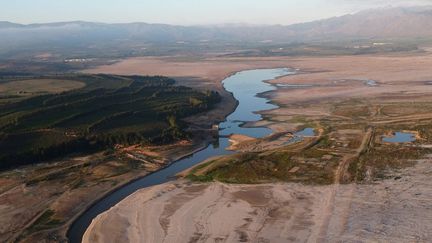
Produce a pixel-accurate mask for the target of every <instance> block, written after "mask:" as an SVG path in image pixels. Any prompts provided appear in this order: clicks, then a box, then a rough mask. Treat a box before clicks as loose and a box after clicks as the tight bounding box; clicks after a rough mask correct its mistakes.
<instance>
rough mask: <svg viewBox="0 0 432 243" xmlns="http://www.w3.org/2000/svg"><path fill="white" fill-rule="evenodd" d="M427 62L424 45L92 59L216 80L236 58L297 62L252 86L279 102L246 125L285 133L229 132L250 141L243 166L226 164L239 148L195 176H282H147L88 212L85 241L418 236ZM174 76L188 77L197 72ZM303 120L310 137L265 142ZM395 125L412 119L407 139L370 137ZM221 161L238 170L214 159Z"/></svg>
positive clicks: (426, 136)
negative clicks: (396, 49)
mask: <svg viewBox="0 0 432 243" xmlns="http://www.w3.org/2000/svg"><path fill="white" fill-rule="evenodd" d="M223 64H226V66H225V67H224V66H223ZM431 64H432V55H430V53H411V54H391V55H362V56H332V57H297V58H290V57H274V58H273V57H272V58H264V57H263V58H260V57H258V58H254V59H251V58H209V59H206V60H200V61H196V60H195V61H193V60H184V59H173V58H160V59H155V58H142V59H131V60H127V61H124V62H120V63H117V64H115V65H113V66H107V67H101V68H100V69H99V70H98V72H99V71H104V72H114V73H119V72H120V73H121V72H134V71H136V72H138V73H141V72H146V71H151V70H153V71H159V70H165V69H167V72H171V74H169V75H172V76H185V73H187V72H190V73H195V74H196V75H191V76H194V77H196V76H201V77H206V80H207V82H209V83H208V84H209V85H210V84H212V83H213V85H216V86H217V85H218V84H217V83H214V82H212V80H217V79H221V78H223V77H224V76H226V75H229V73H231V72H233V71H238V70H240V69H253V68H264V67H265V68H272V67H291V68H297V69H299V70H298V74H297V75H293V76H285V77H281V78H279V79H277V80H273V81H270V82H271V83H274V84H278V86H279V88H278V90H277V91H274V92H268V93H266V94H264V95H265V96H266V97H269V98H271V99H272V101H273V102H275V103H277V104H278V105H279V106H280V108H279V109H276V110H271V111H266V112H263V115H264V117H265V120H264V121H261V122H259V123H258V124H257V125H265V126H269V127H271V128H272V129H273V130H274V131H275V132H276V134H285V135H283V136H281V138H282V140H281V139H280V138H278V139H269V138H264V139H260V140H256V141H254V140H251V139H245V138H244V137H241V136H234V137H232V139H233V142H234V145H235V146H233V148H235V149H237V150H239V151H241V152H248V151H249V152H254V153H251V154H250V155H249V156H248V157H246V158H249V159H248V160H250V158H252V159H253V160H254V162H253V163H254V164H253V165H252V166H250V165H249V167H248V165H247V161H243V162H245V163H244V164H241V166H246V167H241V166H240V167H236V166H235V164H236V163H237V164H238V163H239V161H241V156H240V157H239V156H237V157H236V156H232V158H230V157H228V158H218V159H215V162H212V163H209V165H211V166H207V165H206V166H207V167H205V166H204V167H200V171H199V172H200V173H202V175H205V176H206V177H205V179H206V181H207V180H208V179H209V178H210V179H211V180H219V181H230V178H232V176H233V175H236V176H242V178H243V179H245V180H246V181H254V179H253V178H254V177H248V176H249V175H248V173H249V171H251V173H252V171H253V172H254V173H262V172H263V171H264V172H265V173H267V174H266V178H270V179H271V180H273V179H275V178H277V179H280V178H281V172H280V171H281V170H280V169H282V170H283V171H286V172H283V173H285V174H283V175H286V177H284V180H283V181H288V182H287V183H273V184H268V183H265V184H261V185H244V184H240V185H229V184H223V183H220V182H210V183H201V184H200V183H191V182H185V181H177V182H174V183H170V184H165V185H160V186H157V187H152V188H147V189H144V190H141V191H139V192H137V193H135V194H134V195H131V196H130V197H129V198H127V199H126V200H124V201H122V202H121V203H119V204H118V205H117V206H115V207H113V208H112V209H111V210H109V211H108V212H106V213H104V214H102V215H100V216H99V217H98V218H97V219H96V220H94V221H93V223H92V226H91V227H90V228H89V229H88V231H87V232H86V235H85V239H86V242H110V241H111V240H112V241H116V240H117V241H132V242H134V241H137V240H138V239H139V240H141V241H142V240H144V241H147V240H148V241H147V242H154V241H165V242H174V241H176V242H178V240H181V242H189V241H193V242H214V241H216V242H238V241H244V242H248V241H250V242H287V241H294V242H297V241H308V242H317V241H319V242H322V241H324V242H334V241H337V240H339V241H340V240H342V241H360V242H364V241H366V242H368V241H378V242H394V241H398V242H427V241H430V239H431V238H432V235H430V232H432V228H431V225H430V224H429V223H428V222H429V221H430V220H431V218H432V209H431V208H430V207H429V206H428V201H429V200H430V198H431V196H432V195H431V193H432V192H431V190H430V186H431V185H430V183H429V182H428V181H429V180H428V179H427V178H428V177H430V174H431V170H430V165H431V162H432V161H431V159H430V157H428V156H430V154H431V150H429V149H426V148H429V147H430V144H431V143H432V124H431V123H430V120H431V119H432V85H431V84H432V83H431V80H432V72H431V71H430V69H429V67H430V65H431ZM138 66H140V67H141V68H140V69H139V71H137V70H138V69H137V67H138ZM197 67H199V68H197ZM94 71H95V70H92V72H94ZM212 77H213V78H212ZM185 80H187V82H189V84H190V85H200V80H199V79H185ZM371 80H372V81H371ZM287 84H291V85H298V84H301V85H304V84H307V85H312V86H310V87H308V86H298V87H292V86H287ZM284 85H285V86H284ZM304 127H313V128H315V130H316V131H318V130H319V131H320V133H319V134H318V135H317V136H318V137H317V138H314V139H305V140H304V141H301V142H300V143H296V144H289V145H286V144H284V143H275V141H278V140H281V141H286V139H288V138H289V137H290V132H294V131H295V130H298V129H299V128H304ZM405 130H408V131H413V132H414V133H415V134H416V136H417V140H416V141H415V142H413V143H407V144H387V143H383V142H382V136H383V135H385V134H389V133H393V132H394V131H405ZM273 136H274V135H273ZM266 150H268V152H266ZM256 152H259V153H258V154H257V153H256ZM272 154H277V155H281V156H279V157H275V156H273V155H272ZM251 156H252V157H251ZM253 156H257V157H253ZM268 158H276V159H279V158H285V159H288V160H289V161H288V162H289V163H285V162H284V164H283V165H284V166H287V167H280V163H278V161H272V160H271V159H270V160H269V159H268ZM260 159H267V160H266V166H268V167H269V168H276V170H273V169H272V170H262V168H258V169H257V170H255V169H256V167H259V161H260ZM233 161H235V163H234V162H233ZM335 161H337V163H335ZM273 162H274V163H276V165H274V164H272V163H273ZM233 164H234V166H232V168H235V169H236V170H237V169H242V170H241V172H238V171H229V170H228V171H227V170H226V168H227V166H231V165H233ZM275 166H276V167H275ZM218 167H220V168H222V169H221V171H217V169H218ZM228 168H229V167H228ZM244 168H246V169H244ZM324 168H325V171H326V172H325V173H327V174H326V175H325V178H327V179H326V180H321V181H318V180H317V178H316V177H315V176H316V175H321V174H319V173H318V172H322V171H323V170H324ZM212 171H216V174H215V173H213V174H211V172H212ZM207 172H210V174H209V173H207ZM206 173H207V174H206ZM239 173H241V175H240V174H239ZM214 175H216V176H214ZM212 176H213V177H212ZM230 176H231V177H230ZM254 176H255V174H254ZM272 176H274V177H272ZM251 178H252V179H251ZM328 178H331V180H328ZM289 181H293V182H301V183H298V184H294V183H290V182H289ZM302 183H303V184H302ZM315 183H316V184H321V185H320V186H319V185H314V184H315ZM304 184H308V185H304ZM155 219H158V223H155ZM191 222H192V223H191ZM107 232H110V234H107ZM179 235H180V236H182V237H179Z"/></svg>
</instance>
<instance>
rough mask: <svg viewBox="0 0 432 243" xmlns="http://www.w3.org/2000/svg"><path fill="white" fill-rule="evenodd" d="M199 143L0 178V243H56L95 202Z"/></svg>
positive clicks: (138, 149) (73, 161)
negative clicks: (77, 217) (78, 216)
mask: <svg viewBox="0 0 432 243" xmlns="http://www.w3.org/2000/svg"><path fill="white" fill-rule="evenodd" d="M200 140H201V139H200ZM203 141H205V140H201V142H196V143H192V142H190V141H182V142H179V143H178V144H173V145H170V146H151V147H142V146H131V147H126V148H123V147H118V148H116V150H115V151H114V152H112V153H97V154H93V155H90V156H81V157H76V156H75V157H70V158H64V159H61V160H58V161H52V162H50V163H44V164H39V165H36V166H25V167H21V168H19V169H16V170H11V171H5V172H1V173H0V215H2V217H0V241H1V242H15V241H16V240H18V241H20V242H41V241H42V242H43V241H46V242H51V241H54V242H56V241H61V240H62V239H64V237H65V234H66V230H67V227H68V225H69V223H71V222H72V220H73V219H74V218H75V217H76V216H77V215H78V214H80V213H81V212H82V211H83V210H84V209H86V208H87V207H88V206H89V205H91V204H92V203H93V202H94V200H96V199H97V198H99V197H101V196H103V195H104V194H106V193H109V192H110V191H111V190H112V189H113V188H116V187H118V186H121V185H123V184H125V183H127V182H129V181H131V180H133V179H135V178H139V177H142V176H144V175H146V174H148V173H150V172H153V171H155V170H158V169H160V168H161V167H163V166H165V165H167V164H168V163H170V162H172V161H175V160H177V159H179V158H180V157H181V156H185V155H187V154H189V153H191V152H193V151H195V150H197V149H200V148H202V147H203V146H206V144H207V143H206V142H203ZM133 161H134V162H133Z"/></svg>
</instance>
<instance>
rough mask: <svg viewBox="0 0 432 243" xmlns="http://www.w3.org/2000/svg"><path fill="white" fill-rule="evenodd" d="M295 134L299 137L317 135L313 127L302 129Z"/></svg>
mask: <svg viewBox="0 0 432 243" xmlns="http://www.w3.org/2000/svg"><path fill="white" fill-rule="evenodd" d="M294 135H295V136H299V137H312V136H315V130H314V129H313V128H310V127H308V128H305V129H303V130H301V131H298V132H296V133H295V134H294Z"/></svg>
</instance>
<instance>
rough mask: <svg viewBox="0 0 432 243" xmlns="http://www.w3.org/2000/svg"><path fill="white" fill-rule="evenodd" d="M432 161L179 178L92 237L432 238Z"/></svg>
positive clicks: (127, 207)
mask: <svg viewBox="0 0 432 243" xmlns="http://www.w3.org/2000/svg"><path fill="white" fill-rule="evenodd" d="M431 165H432V159H425V160H421V161H419V162H418V163H417V164H416V166H414V167H410V168H408V169H404V170H402V171H399V172H394V173H393V176H392V177H391V178H389V179H386V180H384V181H380V182H376V183H374V184H367V185H355V184H351V185H340V184H335V185H329V186H304V185H300V184H292V183H285V184H282V183H279V184H265V185H227V184H222V183H219V182H214V183H208V184H194V183H189V182H187V181H175V182H171V183H167V184H162V185H158V186H154V187H150V188H146V189H142V190H140V191H138V192H136V193H134V194H132V195H131V196H129V197H128V198H126V199H125V200H123V201H121V202H120V203H119V204H117V205H116V206H114V207H113V208H111V209H110V210H109V211H107V212H105V213H103V214H101V215H99V216H98V217H97V218H96V219H95V220H93V222H92V224H91V226H90V227H89V228H88V230H87V231H86V233H85V235H84V242H335V241H343V242H370V241H372V242H430V241H431V240H432V224H431V222H432V203H431V200H432V180H430V178H431V175H432V166H431Z"/></svg>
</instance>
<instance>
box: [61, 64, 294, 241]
mask: <svg viewBox="0 0 432 243" xmlns="http://www.w3.org/2000/svg"><path fill="white" fill-rule="evenodd" d="M289 74H293V71H292V70H290V69H287V68H278V69H256V70H248V71H242V72H238V73H236V74H234V75H232V76H230V77H228V78H226V79H225V80H223V81H222V82H223V85H224V88H225V89H226V90H227V91H228V92H231V93H232V94H233V95H234V97H235V99H237V100H238V102H239V104H238V106H237V108H236V110H235V111H234V112H233V113H231V114H230V115H229V116H228V117H227V118H226V121H225V122H222V123H220V124H219V128H220V131H219V135H221V137H220V138H219V142H218V143H217V145H214V144H213V145H209V146H208V147H207V148H205V149H203V150H201V151H198V152H196V153H194V154H193V155H191V156H189V157H186V158H183V159H180V160H178V161H176V162H174V163H172V164H171V165H169V166H167V167H165V168H164V169H161V170H159V171H157V172H155V173H152V174H150V175H147V176H145V177H142V178H140V179H138V180H135V181H133V182H131V183H129V184H127V185H124V186H123V187H120V188H119V189H117V190H116V191H114V192H112V193H110V194H109V195H107V196H105V197H104V198H102V199H101V200H99V201H98V202H96V203H95V204H94V205H93V206H91V207H90V208H89V209H87V210H86V211H85V212H84V213H83V214H82V215H80V216H79V217H78V218H77V219H76V220H75V221H74V222H73V223H72V225H71V227H70V228H69V230H68V232H67V237H68V239H69V241H70V242H72V243H77V242H81V240H82V237H83V235H84V233H85V231H86V229H87V227H88V226H89V225H90V223H91V221H92V220H93V219H94V218H95V217H96V216H97V215H99V214H100V213H103V212H104V211H106V210H108V209H110V208H111V207H112V206H114V205H115V204H117V203H118V202H120V201H121V200H123V199H124V198H126V197H127V196H129V195H131V194H132V193H134V192H136V191H137V190H139V189H141V188H145V187H149V186H153V185H157V184H162V183H165V182H168V181H170V180H173V179H174V175H176V174H177V173H179V172H181V171H183V170H185V169H188V168H190V167H191V166H194V165H196V164H198V163H200V162H201V161H203V160H206V159H207V158H210V157H213V156H218V155H226V154H231V153H233V152H231V151H227V150H226V148H227V147H228V146H229V141H228V138H227V136H226V135H230V134H233V133H235V134H242V135H247V136H250V137H255V138H260V137H264V136H267V135H269V134H271V133H272V130H271V129H269V128H266V127H243V126H242V125H243V124H244V123H245V122H254V121H259V120H261V119H262V117H261V115H259V114H257V113H255V112H257V111H263V110H270V109H275V108H277V106H275V105H273V104H270V103H269V100H268V99H266V98H262V97H259V96H257V95H258V94H260V93H264V92H267V91H271V90H274V89H276V88H275V87H274V86H273V85H270V84H268V83H266V82H264V81H266V80H272V79H275V78H277V77H280V76H284V75H289Z"/></svg>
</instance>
